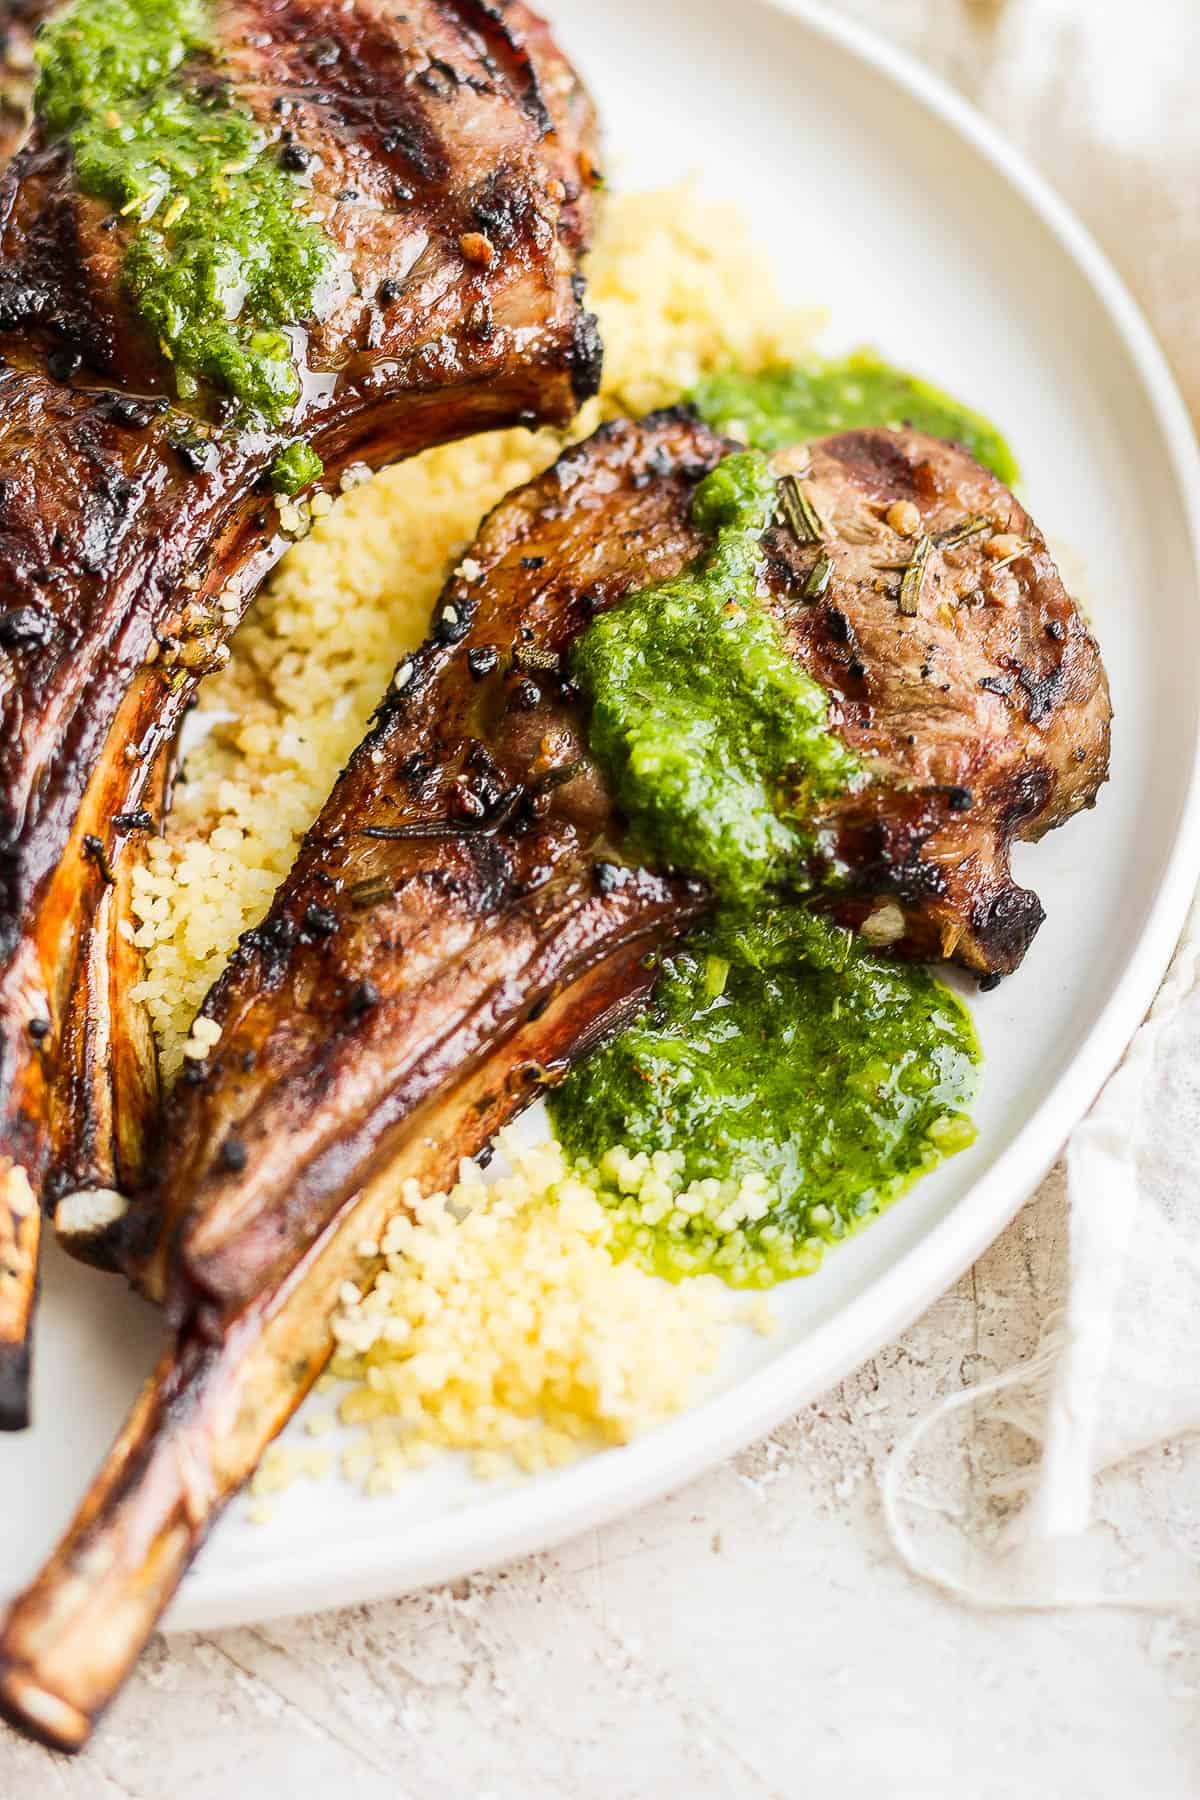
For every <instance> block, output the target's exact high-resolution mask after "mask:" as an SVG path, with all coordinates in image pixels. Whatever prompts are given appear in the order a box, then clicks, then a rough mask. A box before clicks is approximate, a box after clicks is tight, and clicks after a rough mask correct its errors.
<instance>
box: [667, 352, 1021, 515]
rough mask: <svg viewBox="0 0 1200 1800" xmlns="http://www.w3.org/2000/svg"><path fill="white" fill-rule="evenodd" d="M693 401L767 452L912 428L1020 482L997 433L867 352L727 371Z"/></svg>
mask: <svg viewBox="0 0 1200 1800" xmlns="http://www.w3.org/2000/svg"><path fill="white" fill-rule="evenodd" d="M689 397H690V399H691V401H692V403H693V405H694V406H695V407H696V408H697V410H698V411H699V412H700V413H701V415H702V416H703V417H704V418H705V419H707V420H708V422H709V424H710V425H713V426H715V427H716V429H717V430H718V431H727V430H728V429H729V428H730V426H731V425H732V426H737V427H740V428H741V429H740V432H739V433H738V435H741V434H742V433H744V434H745V437H746V441H747V442H748V443H751V444H755V445H757V446H758V447H759V448H760V449H762V450H782V449H783V448H784V446H785V445H787V444H799V443H803V442H805V440H806V439H808V438H815V437H824V436H826V435H827V434H829V433H831V432H835V431H854V430H856V429H857V428H859V427H862V426H868V427H869V426H884V427H889V428H891V427H896V426H899V425H912V426H915V427H916V429H917V430H918V431H927V432H928V433H929V435H930V436H931V437H940V438H951V439H953V440H954V442H955V443H959V444H962V445H963V447H964V448H965V449H967V450H969V451H970V452H971V455H972V456H974V457H975V458H976V460H977V461H979V462H981V463H983V464H984V466H985V467H986V468H989V469H991V471H992V473H993V474H994V475H997V476H999V478H1000V480H1001V481H1004V482H1007V483H1009V485H1011V484H1012V483H1013V482H1014V481H1015V480H1016V479H1017V465H1016V462H1015V461H1014V459H1013V454H1012V451H1011V450H1010V449H1009V447H1008V445H1007V444H1006V443H1005V441H1004V439H1003V438H1002V437H1001V436H1000V434H999V432H998V431H997V430H996V428H995V426H994V425H992V424H990V423H989V421H988V420H987V419H985V418H983V417H982V416H981V414H979V413H977V412H972V410H971V409H970V407H967V406H961V405H960V404H959V402H958V401H957V400H952V399H951V398H950V396H949V395H948V394H943V393H942V392H941V391H940V389H938V388H935V387H931V386H930V384H929V383H928V382H927V381H922V380H920V378H919V377H918V376H916V375H906V374H905V373H904V372H903V371H902V370H900V369H893V368H892V367H891V366H890V365H889V364H888V363H885V362H881V361H880V359H879V358H878V357H877V356H873V355H872V354H871V353H870V352H869V351H865V350H860V351H858V352H857V353H856V354H855V355H853V356H848V357H846V358H845V359H844V360H843V361H841V362H829V363H813V364H811V365H810V364H806V363H789V364H787V365H785V366H784V367H782V368H776V369H767V370H766V371H765V372H764V373H763V374H761V375H742V374H739V373H738V372H737V371H736V370H728V371H726V372H725V373H723V374H718V375H709V376H706V377H705V379H704V380H703V381H701V382H700V383H699V385H698V386H697V387H696V388H695V389H694V391H693V392H692V394H691V395H690V396H689Z"/></svg>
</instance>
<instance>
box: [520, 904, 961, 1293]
mask: <svg viewBox="0 0 1200 1800" xmlns="http://www.w3.org/2000/svg"><path fill="white" fill-rule="evenodd" d="M978 1060H979V1053H978V1047H977V1044H976V1040H975V1034H974V1030H973V1028H972V1025H971V1020H970V1017H969V1015H968V1014H967V1012H966V1010H965V1008H964V1007H963V1006H961V1005H960V1003H959V1002H958V1000H956V999H955V997H954V995H953V994H952V993H951V992H950V990H949V989H948V988H947V987H945V986H944V985H943V984H942V983H941V982H940V981H937V980H935V978H934V977H933V976H932V975H930V974H929V973H928V972H927V971H926V970H924V969H914V968H907V967H905V966H904V965H902V964H900V963H889V962H887V961H886V960H885V959H884V958H883V957H880V956H875V955H871V954H869V953H868V952H866V951H864V950H863V949H862V948H861V947H860V946H859V945H858V944H857V943H854V942H852V941H851V939H850V936H849V934H848V933H846V932H843V931H839V930H837V929H835V928H834V927H832V926H830V925H829V924H828V923H827V922H826V921H825V920H823V919H820V918H818V917H816V916H815V915H813V914H811V913H807V912H804V911H802V910H801V909H800V908H799V907H795V906H792V907H775V908H772V909H770V910H760V911H758V912H756V913H755V914H754V915H752V916H745V915H741V914H739V913H737V912H736V911H730V910H723V911H722V912H721V913H719V914H718V917H717V920H716V922H715V923H714V924H713V925H712V926H711V927H709V928H707V929H705V930H703V931H701V932H698V933H697V934H696V935H695V936H694V937H693V938H691V939H689V941H688V943H687V945H686V946H685V948H684V949H683V950H682V951H681V952H680V953H679V954H678V955H676V956H674V957H672V958H671V960H670V961H669V962H668V963H667V965H666V968H665V972H664V975H663V978H662V980H661V981H660V982H659V984H658V988H657V991H656V993H655V998H654V1004H653V1006H652V1008H651V1009H650V1011H649V1012H648V1013H646V1014H645V1015H644V1016H643V1018H642V1019H641V1020H639V1021H638V1022H637V1023H636V1024H635V1025H633V1026H632V1027H631V1028H630V1029H629V1030H628V1031H626V1032H625V1033H624V1034H623V1035H622V1036H620V1037H618V1038H616V1039H615V1040H614V1041H613V1042H612V1043H610V1044H608V1045H607V1046H606V1047H605V1048H603V1049H602V1050H600V1051H599V1052H597V1054H596V1055H595V1056H593V1057H592V1058H591V1059H590V1060H589V1061H588V1062H586V1063H584V1064H583V1065H582V1066H581V1067H580V1068H578V1069H577V1070H575V1071H574V1073H573V1074H571V1075H570V1076H568V1078H567V1080H566V1081H565V1082H564V1083H563V1085H562V1086H561V1087H560V1088H558V1089H557V1090H556V1091H555V1092H554V1093H553V1094H552V1095H551V1097H550V1109H551V1115H552V1118H553V1120H554V1124H555V1127H556V1129H557V1131H558V1134H559V1136H560V1138H561V1139H562V1141H563V1144H564V1147H565V1148H566V1150H567V1151H568V1153H569V1154H570V1155H571V1156H572V1157H573V1158H574V1159H575V1160H576V1161H577V1162H578V1163H580V1164H582V1165H584V1166H585V1167H586V1168H588V1170H589V1171H591V1172H592V1173H593V1176H594V1177H598V1186H599V1188H600V1191H601V1193H603V1194H605V1195H606V1197H607V1198H608V1200H609V1204H610V1205H611V1206H613V1208H614V1210H615V1211H616V1212H617V1214H618V1217H619V1223H618V1229H617V1247H618V1249H619V1250H621V1251H624V1252H626V1253H629V1252H632V1253H633V1254H634V1255H636V1256H637V1257H638V1258H639V1260H641V1261H643V1262H644V1263H646V1264H647V1265H648V1266H649V1267H650V1268H652V1269H654V1270H655V1271H656V1272H657V1273H659V1274H662V1275H667V1276H670V1277H672V1278H677V1277H679V1276H681V1275H689V1274H694V1273H699V1272H702V1271H704V1270H706V1269H714V1270H716V1271H717V1272H718V1273H720V1274H723V1275H724V1276H725V1278H726V1279H727V1280H729V1281H730V1282H731V1283H732V1284H733V1285H735V1286H740V1287H751V1286H767V1285H769V1284H770V1283H771V1282H774V1281H778V1280H781V1279H785V1278H787V1277H789V1276H792V1275H802V1274H808V1273H810V1272H811V1271H812V1270H813V1269H814V1268H815V1267H816V1266H817V1264H818V1263H819V1262H820V1259H821V1254H822V1252H823V1250H824V1248H825V1246H826V1245H827V1244H831V1243H836V1242H837V1241H838V1240H839V1239H840V1238H843V1237H845V1236H846V1235H847V1234H848V1233H850V1232H851V1231H853V1230H854V1229H855V1228H856V1227H857V1226H858V1225H860V1224H862V1223H863V1222H864V1221H865V1220H867V1219H869V1218H871V1217H872V1216H873V1215H874V1214H875V1213H877V1212H878V1211H879V1210H880V1208H881V1207H883V1206H885V1205H886V1204H887V1203H888V1202H889V1201H890V1200H893V1199H895V1198H896V1196H897V1195H898V1194H901V1193H903V1192H904V1190H905V1188H907V1187H908V1186H910V1184H911V1183H912V1182H913V1181H915V1180H916V1179H917V1177H918V1176H919V1175H921V1174H923V1173H924V1172H925V1171H926V1170H927V1169H930V1168H932V1167H933V1166H934V1164H935V1163H937V1162H938V1160H939V1159H940V1158H941V1157H942V1156H943V1155H947V1154H949V1153H950V1152H952V1151H954V1150H959V1149H962V1148H963V1147H964V1146H965V1145H967V1144H969V1143H971V1142H972V1140H973V1138H974V1135H975V1133H974V1128H973V1126H972V1125H971V1122H970V1119H969V1118H968V1116H967V1109H968V1108H969V1106H970V1105H971V1103H972V1101H973V1099H974V1095H975V1089H976V1085H977V1064H978ZM613 1144H619V1145H623V1146H632V1147H633V1149H634V1150H635V1151H636V1150H637V1149H639V1148H641V1149H643V1150H645V1149H646V1148H647V1147H648V1148H649V1149H650V1150H651V1152H653V1154H651V1155H649V1156H646V1155H643V1156H642V1157H640V1158H639V1157H636V1156H627V1155H622V1154H621V1153H620V1152H618V1153H617V1154H616V1155H615V1156H613V1155H611V1154H609V1153H607V1147H608V1146H611V1145H613Z"/></svg>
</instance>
